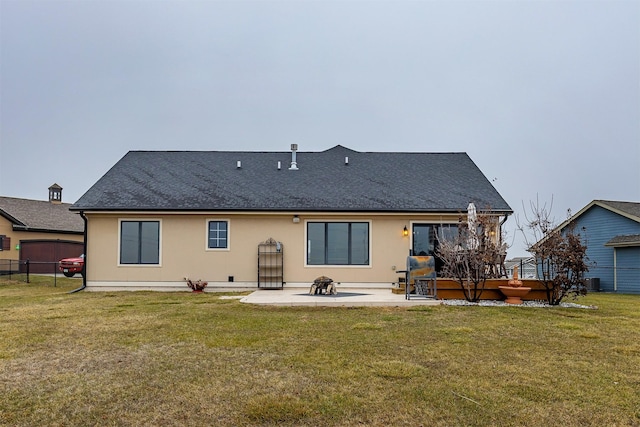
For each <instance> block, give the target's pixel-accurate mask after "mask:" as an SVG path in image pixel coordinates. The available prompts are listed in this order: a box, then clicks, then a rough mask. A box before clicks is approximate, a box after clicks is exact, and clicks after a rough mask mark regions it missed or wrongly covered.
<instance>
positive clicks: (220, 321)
mask: <svg viewBox="0 0 640 427" xmlns="http://www.w3.org/2000/svg"><path fill="white" fill-rule="evenodd" d="M49 282H50V281H49ZM80 283H81V282H80V281H79V280H71V279H66V278H58V282H57V286H56V287H54V286H53V285H52V284H51V283H48V282H46V280H45V282H44V283H43V282H40V283H39V280H38V278H37V277H32V283H31V284H25V283H17V282H8V281H2V280H0V424H2V425H11V426H35V425H38V426H63V425H64V426H92V425H98V426H109V425H117V426H144V425H148V426H157V425H198V426H199V425H223V426H224V425H227V426H243V425H245V426H246V425H267V426H268V425H292V426H293V425H295V426H301V425H308V426H319V425H328V426H362V425H370V426H397V425H408V426H414V425H424V426H456V425H458V426H474V425H479V426H545V425H546V426H558V425H560V426H563V427H569V426H640V397H639V396H640V296H628V295H610V294H593V295H590V296H588V297H586V298H584V299H582V300H580V301H579V302H580V303H581V304H587V305H590V304H593V305H596V306H598V307H599V308H598V309H597V310H586V309H577V308H571V309H568V308H558V307H556V308H524V307H450V306H437V307H417V308H392V307H389V308H297V307H285V308H283V307H265V306H251V305H246V304H242V303H240V302H239V301H237V300H233V299H231V300H230V299H220V295H219V294H213V293H205V294H191V293H187V292H185V293H153V292H120V293H89V292H79V293H76V294H68V293H67V292H68V291H69V290H71V289H75V288H77V287H78V286H79V285H80ZM274 292H277V291H274Z"/></svg>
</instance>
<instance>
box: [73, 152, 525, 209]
mask: <svg viewBox="0 0 640 427" xmlns="http://www.w3.org/2000/svg"><path fill="white" fill-rule="evenodd" d="M345 157H348V158H349V163H348V165H345ZM238 161H240V162H241V167H240V168H238V167H237V162H238ZM278 162H281V169H280V170H278V168H277V164H278ZM290 163H291V152H288V151H287V152H246V151H245V152H229V151H207V152H194V151H131V152H129V153H127V154H126V155H125V156H124V157H123V158H122V159H121V160H120V161H119V162H118V163H116V164H115V165H114V166H113V168H111V170H109V171H108V172H107V173H106V174H105V175H104V176H103V177H102V178H101V179H100V180H98V182H97V183H96V184H95V185H94V186H93V187H91V188H90V189H89V190H88V191H87V192H86V193H85V194H84V195H83V196H82V197H81V198H80V199H79V200H78V201H77V202H76V203H75V204H74V205H73V207H72V210H87V211H90V210H99V211H108V210H130V211H131V210H135V211H145V210H156V211H166V210H184V211H216V210H218V211H219V210H224V211H332V212H348V211H368V212H466V210H467V206H468V204H469V202H474V203H475V205H476V206H477V207H478V209H479V210H483V209H485V208H491V209H492V210H493V211H496V212H501V213H504V212H509V213H510V212H512V210H511V208H510V207H509V205H508V204H507V203H506V202H505V201H504V199H503V198H502V197H501V196H500V194H498V192H497V191H496V189H495V188H494V187H493V185H491V183H490V182H489V181H488V180H487V178H486V177H485V176H484V175H483V174H482V172H481V171H480V170H479V169H478V167H477V166H476V165H475V163H474V162H473V161H472V160H471V159H470V158H469V156H468V155H467V154H466V153H384V152H375V153H374V152H366V153H363V152H357V151H353V150H350V149H348V148H345V147H342V146H339V145H338V146H336V147H334V148H331V149H329V150H326V151H322V152H297V164H298V168H299V170H296V171H293V170H288V169H289V166H290Z"/></svg>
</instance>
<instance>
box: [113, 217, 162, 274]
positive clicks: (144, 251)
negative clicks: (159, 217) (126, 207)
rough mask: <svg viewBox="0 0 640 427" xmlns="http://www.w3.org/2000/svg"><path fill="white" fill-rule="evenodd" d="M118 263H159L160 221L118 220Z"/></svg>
mask: <svg viewBox="0 0 640 427" xmlns="http://www.w3.org/2000/svg"><path fill="white" fill-rule="evenodd" d="M120 264H160V221H121V222H120Z"/></svg>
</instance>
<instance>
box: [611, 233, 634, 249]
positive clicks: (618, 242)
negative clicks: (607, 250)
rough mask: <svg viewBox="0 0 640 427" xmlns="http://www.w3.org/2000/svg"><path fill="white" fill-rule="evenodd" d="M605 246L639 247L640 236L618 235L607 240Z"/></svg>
mask: <svg viewBox="0 0 640 427" xmlns="http://www.w3.org/2000/svg"><path fill="white" fill-rule="evenodd" d="M604 245H605V246H615V247H622V246H640V234H628V235H619V236H616V237H614V238H613V239H611V240H609V241H608V242H607V243H605V244H604Z"/></svg>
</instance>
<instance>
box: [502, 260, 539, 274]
mask: <svg viewBox="0 0 640 427" xmlns="http://www.w3.org/2000/svg"><path fill="white" fill-rule="evenodd" d="M504 266H505V269H506V270H507V277H508V278H512V277H513V267H516V266H517V267H518V277H520V278H521V279H537V278H538V277H537V274H536V273H537V268H536V260H535V258H533V257H530V256H529V257H515V258H511V259H509V260H506V261H505V263H504Z"/></svg>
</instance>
